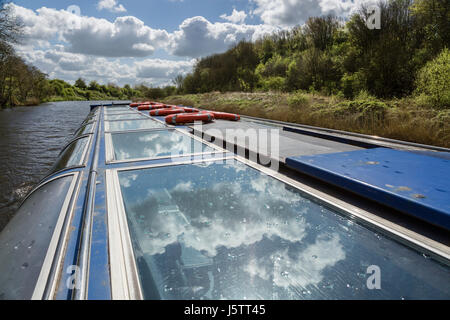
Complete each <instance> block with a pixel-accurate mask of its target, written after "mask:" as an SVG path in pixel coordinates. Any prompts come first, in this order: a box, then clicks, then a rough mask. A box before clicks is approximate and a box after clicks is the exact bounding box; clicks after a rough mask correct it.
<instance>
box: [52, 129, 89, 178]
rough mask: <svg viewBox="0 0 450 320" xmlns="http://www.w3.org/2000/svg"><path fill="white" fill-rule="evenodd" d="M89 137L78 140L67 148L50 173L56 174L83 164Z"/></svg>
mask: <svg viewBox="0 0 450 320" xmlns="http://www.w3.org/2000/svg"><path fill="white" fill-rule="evenodd" d="M88 143H89V137H84V138H80V139H78V140H75V141H74V142H72V143H71V144H70V145H69V146H67V147H66V148H65V149H64V150H63V151H62V153H61V154H60V156H59V158H58V160H57V161H56V164H55V166H54V167H53V169H52V172H57V171H60V170H63V169H65V168H70V167H75V166H81V165H82V164H83V160H84V155H85V154H86V148H87V145H88Z"/></svg>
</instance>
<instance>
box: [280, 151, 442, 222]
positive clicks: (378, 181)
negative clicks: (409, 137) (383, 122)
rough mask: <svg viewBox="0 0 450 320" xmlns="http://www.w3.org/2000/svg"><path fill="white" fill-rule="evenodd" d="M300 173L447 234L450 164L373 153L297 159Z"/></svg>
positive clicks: (289, 162)
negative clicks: (437, 227)
mask: <svg viewBox="0 0 450 320" xmlns="http://www.w3.org/2000/svg"><path fill="white" fill-rule="evenodd" d="M286 164H287V165H288V166H289V167H291V168H293V169H295V170H297V171H300V172H303V173H306V174H308V175H311V176H314V177H316V178H318V179H321V180H324V181H326V182H328V183H331V184H334V185H336V186H339V187H342V188H344V189H347V190H349V191H351V192H354V193H357V194H359V195H361V196H363V197H366V198H369V199H371V200H374V201H377V202H379V203H381V204H384V205H387V206H390V207H392V208H395V209H397V210H399V211H402V212H404V213H407V214H410V215H413V216H415V217H417V218H420V219H422V220H425V221H427V222H430V223H432V224H435V225H438V226H440V227H443V228H445V229H447V230H450V160H448V159H443V158H438V157H431V156H427V155H421V154H416V153H412V152H407V151H399V150H393V149H387V148H374V149H367V150H357V151H350V152H340V153H331V154H321V155H315V156H297V157H290V158H287V159H286Z"/></svg>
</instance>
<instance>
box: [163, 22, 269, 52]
mask: <svg viewBox="0 0 450 320" xmlns="http://www.w3.org/2000/svg"><path fill="white" fill-rule="evenodd" d="M275 30H277V28H275V27H271V26H268V25H243V24H242V25H238V24H232V23H228V22H226V23H218V22H217V23H211V22H209V21H208V20H207V19H205V18H204V17H201V16H197V17H193V18H188V19H186V20H184V21H183V23H182V24H181V25H180V27H179V29H178V30H177V31H175V32H173V33H172V34H171V35H170V43H169V51H170V52H171V53H172V54H174V55H177V56H186V57H201V56H206V55H209V54H213V53H218V52H223V51H226V50H227V49H229V48H230V47H231V46H232V45H234V44H236V43H237V42H239V41H241V40H244V39H245V40H252V41H254V40H256V39H258V38H261V37H262V36H263V35H264V34H267V33H272V32H274V31H275Z"/></svg>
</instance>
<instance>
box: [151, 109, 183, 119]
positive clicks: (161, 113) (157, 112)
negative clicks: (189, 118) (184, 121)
mask: <svg viewBox="0 0 450 320" xmlns="http://www.w3.org/2000/svg"><path fill="white" fill-rule="evenodd" d="M178 113H184V110H183V109H181V108H171V109H169V108H164V109H157V110H152V111H150V115H151V116H152V117H154V116H168V115H170V114H178Z"/></svg>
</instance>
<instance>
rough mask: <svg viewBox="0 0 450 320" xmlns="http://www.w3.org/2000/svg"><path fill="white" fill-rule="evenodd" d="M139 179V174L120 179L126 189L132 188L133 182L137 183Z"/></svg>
mask: <svg viewBox="0 0 450 320" xmlns="http://www.w3.org/2000/svg"><path fill="white" fill-rule="evenodd" d="M137 177H138V175H137V174H131V175H127V176H120V177H119V181H120V185H121V186H123V187H124V188H129V187H131V181H136V179H137Z"/></svg>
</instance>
